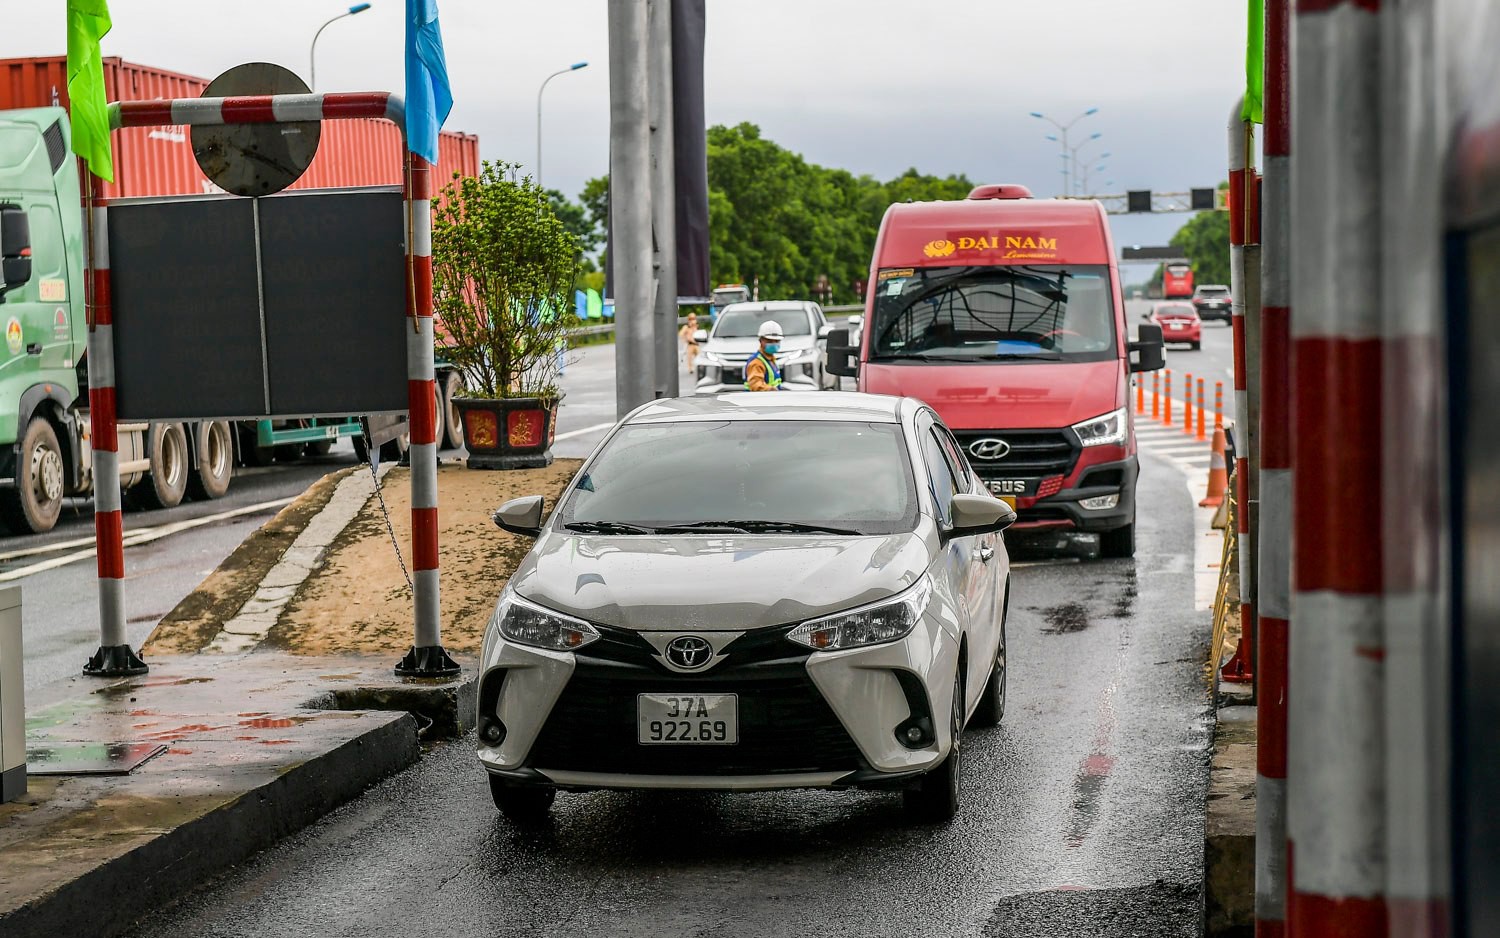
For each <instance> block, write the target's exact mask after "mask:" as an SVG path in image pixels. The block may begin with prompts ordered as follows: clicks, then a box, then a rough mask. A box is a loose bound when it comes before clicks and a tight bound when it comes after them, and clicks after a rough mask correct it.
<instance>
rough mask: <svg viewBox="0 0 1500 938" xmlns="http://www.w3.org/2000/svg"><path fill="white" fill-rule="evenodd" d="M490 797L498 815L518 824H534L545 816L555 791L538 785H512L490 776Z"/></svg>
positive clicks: (554, 797) (555, 798) (554, 799)
mask: <svg viewBox="0 0 1500 938" xmlns="http://www.w3.org/2000/svg"><path fill="white" fill-rule="evenodd" d="M490 797H491V798H493V799H494V800H495V807H497V808H499V809H500V813H501V814H504V815H505V816H506V817H508V818H510V819H511V820H512V821H515V822H517V823H518V824H526V823H535V822H537V821H540V820H541V819H542V818H544V817H546V816H547V811H548V809H550V808H551V807H552V802H554V801H556V800H557V789H555V788H543V787H541V786H539V785H526V786H521V785H513V784H511V782H510V781H508V780H507V779H503V778H500V777H498V776H495V775H491V776H490Z"/></svg>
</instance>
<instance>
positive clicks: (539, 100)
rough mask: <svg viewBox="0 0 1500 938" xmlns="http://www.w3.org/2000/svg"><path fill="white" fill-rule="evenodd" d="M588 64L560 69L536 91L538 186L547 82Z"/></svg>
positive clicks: (586, 66) (539, 181)
mask: <svg viewBox="0 0 1500 938" xmlns="http://www.w3.org/2000/svg"><path fill="white" fill-rule="evenodd" d="M588 65H589V63H587V62H574V63H573V64H572V65H569V66H568V67H567V68H560V69H558V70H557V71H555V72H553V73H552V74H551V75H548V76H547V77H546V78H543V79H542V86H541V87H540V88H538V89H537V90H536V184H537V185H538V186H540V185H541V184H542V92H543V91H546V90H547V82H549V81H551V80H552V79H554V78H556V77H557V76H559V75H566V74H568V73H569V72H576V71H578V70H579V69H580V68H588Z"/></svg>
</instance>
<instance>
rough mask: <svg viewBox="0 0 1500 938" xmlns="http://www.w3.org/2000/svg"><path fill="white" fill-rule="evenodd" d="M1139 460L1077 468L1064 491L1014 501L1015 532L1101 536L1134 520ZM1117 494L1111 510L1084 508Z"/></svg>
mask: <svg viewBox="0 0 1500 938" xmlns="http://www.w3.org/2000/svg"><path fill="white" fill-rule="evenodd" d="M1139 475H1140V461H1139V460H1138V458H1137V457H1135V456H1130V457H1127V458H1126V459H1122V460H1114V461H1110V462H1099V463H1093V464H1088V465H1082V466H1079V467H1077V468H1076V469H1075V470H1074V471H1073V473H1072V475H1071V476H1070V478H1072V479H1076V481H1075V482H1074V484H1073V486H1072V487H1071V488H1063V489H1061V490H1059V491H1058V492H1057V493H1055V494H1052V495H1048V496H1046V497H1045V498H1027V497H1022V498H1019V499H1017V504H1016V523H1015V524H1014V525H1012V526H1011V528H1010V530H1012V531H1016V532H1018V533H1019V532H1028V531H1029V532H1040V531H1048V530H1054V531H1081V532H1084V533H1102V532H1105V531H1113V530H1115V529H1117V528H1121V527H1124V526H1125V525H1127V524H1130V523H1132V522H1134V521H1135V486H1136V478H1137V477H1138V476H1139ZM1114 494H1118V495H1119V500H1118V501H1117V502H1116V504H1115V506H1114V507H1113V508H1085V507H1084V506H1083V505H1082V502H1083V501H1084V500H1085V499H1090V498H1099V497H1105V496H1109V495H1114Z"/></svg>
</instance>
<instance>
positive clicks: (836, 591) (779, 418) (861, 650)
mask: <svg viewBox="0 0 1500 938" xmlns="http://www.w3.org/2000/svg"><path fill="white" fill-rule="evenodd" d="M851 480H853V481H854V483H855V484H852V485H851V484H850V482H851ZM543 519H544V506H543V504H542V499H541V498H540V497H535V496H533V497H528V498H521V499H515V500H513V501H511V502H507V503H506V504H505V505H503V506H501V508H500V509H499V510H497V511H496V512H495V522H496V523H497V524H498V525H499V526H500V527H501V528H503V529H505V530H507V531H510V532H513V533H518V534H523V535H526V536H530V537H535V538H536V544H535V546H534V547H533V548H532V550H531V552H530V553H529V554H528V555H527V556H526V558H525V559H524V560H523V561H522V563H521V565H520V566H519V568H518V569H517V570H516V572H515V575H514V576H512V577H511V579H510V582H509V583H508V584H507V585H506V587H505V589H504V591H503V592H502V594H501V596H500V599H499V603H498V605H497V606H496V608H495V612H494V615H493V616H492V617H491V619H490V622H489V626H488V629H487V631H486V633H485V640H484V649H483V652H482V655H481V660H480V677H479V691H478V728H477V736H478V747H479V761H480V763H481V764H482V765H483V766H484V768H485V769H486V771H487V772H488V773H489V781H490V788H491V793H492V794H493V796H494V800H495V803H496V805H497V806H498V807H499V808H500V809H501V810H502V811H504V812H505V813H506V814H507V815H510V816H512V817H514V818H520V819H524V818H528V817H535V816H537V815H540V814H542V813H543V812H545V811H546V810H547V809H548V808H549V807H550V806H551V804H552V801H553V799H554V798H555V795H556V792H557V791H558V790H559V789H563V790H590V789H642V788H677V789H722V790H760V789H778V788H876V789H896V790H902V791H903V792H904V798H905V801H906V804H907V807H908V808H909V810H910V811H911V812H912V813H913V814H914V815H915V816H916V817H917V818H919V819H922V820H928V821H945V820H947V819H949V818H951V817H952V816H953V814H954V813H955V812H956V811H957V809H958V804H959V790H960V788H959V786H960V779H961V770H962V767H963V763H962V760H961V752H962V748H961V745H960V743H961V740H962V734H963V730H964V727H965V726H966V725H968V724H979V725H994V724H995V723H997V722H999V720H1000V718H1001V716H1002V715H1003V714H1004V710H1005V685H1006V655H1005V649H1006V642H1005V614H1006V610H1007V608H1008V604H1009V600H1010V563H1009V558H1008V555H1007V554H1006V550H1005V542H1004V540H1003V538H1002V536H1001V534H1000V532H1001V531H1002V530H1003V529H1004V528H1005V527H1007V526H1008V525H1009V524H1011V523H1012V522H1013V521H1014V520H1015V512H1013V511H1012V510H1011V509H1010V508H1008V507H1007V506H1006V505H1005V503H1004V502H1002V501H1000V500H998V499H996V498H994V497H992V496H991V495H989V494H988V493H987V492H986V491H985V488H984V485H983V484H982V483H981V482H980V481H979V479H978V478H977V477H976V476H975V475H974V473H973V472H972V470H971V469H970V467H969V465H968V462H967V461H966V460H965V458H964V456H963V455H962V452H961V451H960V450H959V448H958V446H957V444H956V443H955V442H954V439H953V436H952V435H951V434H950V433H949V432H948V429H947V428H946V427H945V426H944V425H943V423H942V422H941V421H940V420H939V419H938V417H937V415H936V414H935V413H934V412H933V411H932V410H931V409H930V408H928V407H927V406H926V405H924V404H922V403H921V402H920V401H916V400H913V399H910V398H896V397H885V396H879V395H869V394H857V393H848V394H839V395H832V394H830V395H810V394H751V393H744V394H726V395H722V396H718V397H707V396H705V397H687V398H677V399H671V400H661V401H656V402H653V403H650V404H646V405H644V406H643V407H641V408H639V409H638V410H636V411H634V412H633V413H631V414H630V415H629V416H627V417H626V418H625V419H624V420H622V421H621V422H620V423H619V424H618V425H617V426H616V427H615V428H614V430H612V431H611V432H610V434H609V436H608V437H606V439H605V440H604V441H603V442H602V443H601V444H600V445H599V448H598V449H597V450H595V452H594V454H593V455H592V456H591V457H589V459H588V461H587V462H586V463H584V465H583V467H582V468H581V469H580V470H579V473H578V475H577V476H576V477H575V478H574V479H573V481H572V482H571V483H570V484H569V486H568V488H567V490H566V491H565V492H564V493H563V495H562V498H561V500H560V502H559V503H558V505H557V507H556V508H555V509H554V510H553V511H552V513H551V517H550V518H548V519H546V520H545V521H544V520H543Z"/></svg>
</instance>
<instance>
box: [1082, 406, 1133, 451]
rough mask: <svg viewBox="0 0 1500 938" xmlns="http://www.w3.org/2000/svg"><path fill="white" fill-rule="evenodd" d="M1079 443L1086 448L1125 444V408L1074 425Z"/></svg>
mask: <svg viewBox="0 0 1500 938" xmlns="http://www.w3.org/2000/svg"><path fill="white" fill-rule="evenodd" d="M1073 432H1074V433H1076V434H1078V442H1080V443H1082V444H1083V445H1084V446H1102V445H1104V444H1105V443H1124V442H1125V408H1123V407H1121V408H1120V409H1119V410H1112V411H1110V412H1109V413H1107V414H1104V415H1102V416H1099V417H1094V418H1093V419H1091V420H1085V421H1084V422H1083V423H1075V424H1073Z"/></svg>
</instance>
